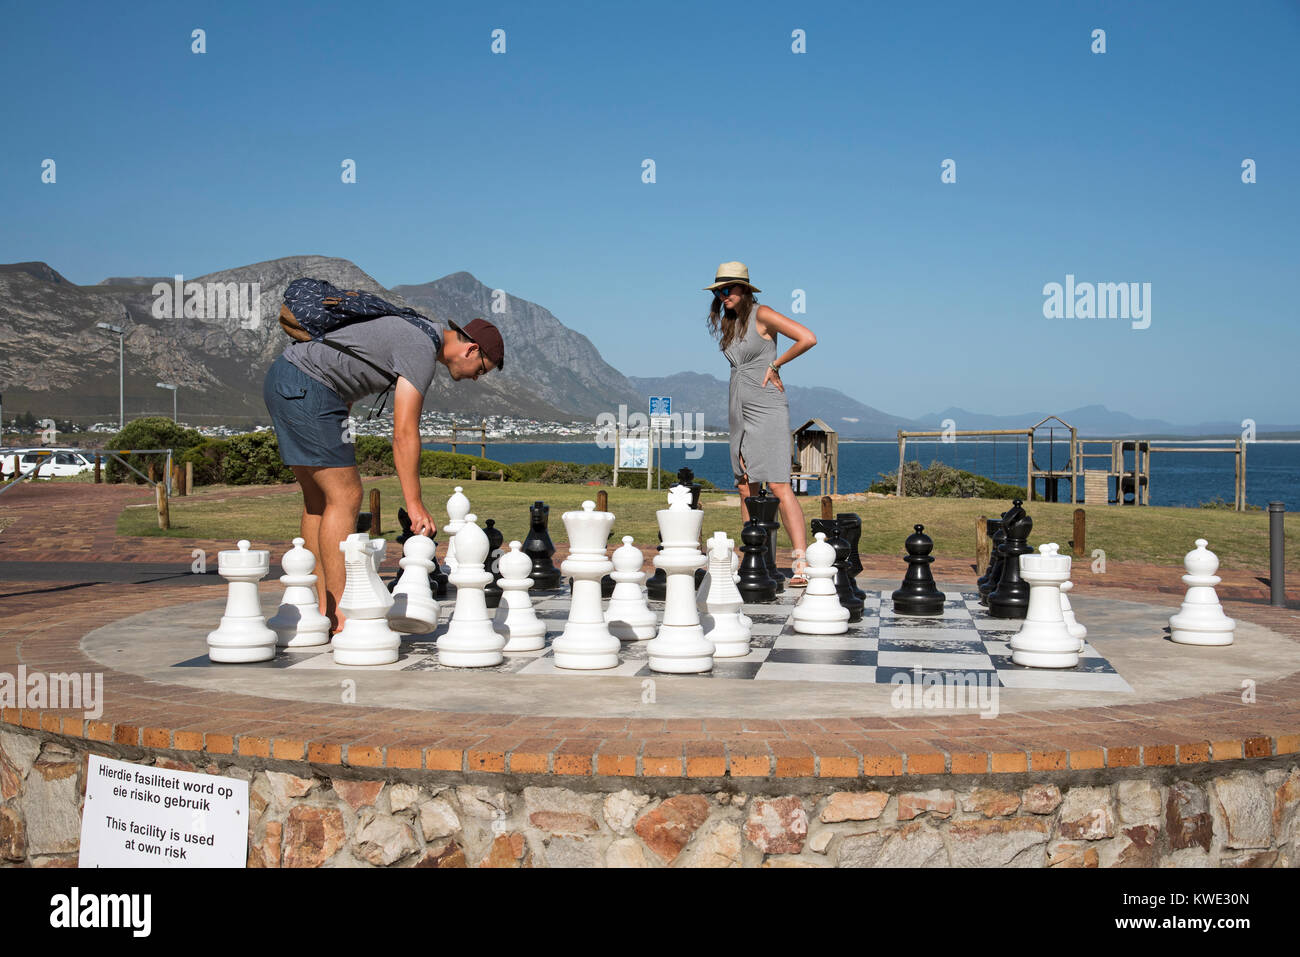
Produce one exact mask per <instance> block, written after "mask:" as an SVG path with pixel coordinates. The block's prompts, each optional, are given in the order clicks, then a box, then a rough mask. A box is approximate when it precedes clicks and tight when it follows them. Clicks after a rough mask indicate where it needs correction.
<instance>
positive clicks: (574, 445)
mask: <svg viewBox="0 0 1300 957" xmlns="http://www.w3.org/2000/svg"><path fill="white" fill-rule="evenodd" d="M1153 444H1156V445H1160V444H1163V443H1161V442H1160V441H1158V440H1157V441H1155V442H1154V443H1153ZM424 447H425V448H426V449H437V450H441V451H450V449H451V446H449V445H445V444H435V443H429V444H426V445H425V446H424ZM839 447H840V470H839V471H840V474H839V491H840V493H842V494H843V493H848V492H861V491H865V490H866V488H867V487H868V486H869V485H871V484H872V483H873V482H877V481H879V480H880V473H881V472H890V471H893V470H894V469H896V468H897V467H898V443H897V442H894V441H876V442H846V441H841V442H840V446H839ZM1105 448H1108V447H1103V446H1102V445H1100V444H1098V445H1095V446H1090V447H1089V448H1087V449H1085V451H1087V452H1090V453H1091V452H1099V451H1103V450H1104V449H1105ZM701 450H702V452H703V454H702V455H700V456H699V457H698V458H687V452H688V451H692V450H688V449H681V448H675V449H674V448H666V449H664V450H663V468H665V469H667V470H669V471H672V472H675V471H677V469H678V468H680V467H681V466H683V465H687V466H690V467H691V469H692V470H693V471H694V472H695V474H696V476H698V477H701V478H706V479H708V480H709V481H710V482H712V483H713V484H715V485H717V486H719V487H721V488H732V487H734V485H733V479H732V475H731V464H730V453H729V451H728V446H727V443H726V442H706V443H704V444H702V445H700V446H696V447H695V449H694V450H693V451H695V452H700V451H701ZM459 451H461V452H468V453H470V454H474V453H476V452H477V451H478V446H477V445H473V446H470V445H469V444H467V443H462V444H460V448H459ZM1068 451H1069V443H1063V442H1058V443H1056V444H1055V445H1054V446H1053V447H1051V448H1050V449H1049V446H1048V444H1047V443H1046V442H1040V443H1036V444H1035V448H1034V454H1035V457H1036V458H1037V459H1038V464H1039V465H1040V466H1041V467H1043V468H1047V467H1048V462H1049V460H1054V461H1055V463H1056V466H1057V467H1058V468H1059V467H1060V466H1061V463H1063V462H1064V461H1065V460H1066V457H1067V453H1068ZM487 455H488V458H490V459H495V460H496V461H498V462H505V463H506V464H510V463H513V462H531V461H536V460H539V459H555V460H558V461H562V462H580V463H591V462H609V463H611V464H612V463H613V461H614V450H613V449H603V448H600V447H599V446H597V445H596V444H595V443H594V442H587V443H583V442H501V443H494V442H489V443H488V448H487ZM907 458H908V460H909V461H910V460H913V459H916V460H919V461H920V462H921V464H922V465H929V464H930V462H931V461H934V460H938V461H940V462H943V463H944V464H946V465H951V466H954V467H956V468H959V469H964V470H966V471H968V472H974V473H976V474H977V475H984V476H986V477H988V478H991V479H993V480H994V481H997V482H1005V483H1007V484H1009V485H1023V484H1024V481H1025V444H1024V442H1023V441H1021V442H1016V441H1015V440H1014V439H1011V438H1009V437H1008V438H1005V439H1003V440H1000V441H999V442H998V443H997V444H996V446H995V445H994V443H993V442H992V441H987V440H986V441H983V442H950V443H944V442H939V441H933V442H922V441H919V440H909V441H908V443H907ZM1087 464H1088V465H1089V466H1091V467H1094V468H1101V467H1104V466H1105V465H1106V460H1104V459H1088V460H1087ZM1128 465H1129V466H1130V467H1131V465H1132V456H1131V455H1130V456H1129V457H1128ZM622 480H623V477H622V475H620V482H622ZM627 483H628V484H629V485H636V484H638V483H637V479H636V477H635V473H632V474H629V475H628V476H627ZM644 483H645V474H644V472H643V473H642V474H641V480H640V483H639V484H641V486H642V487H644ZM1150 488H1151V504H1152V505H1177V506H1189V507H1193V508H1194V507H1197V506H1199V505H1200V504H1201V503H1202V502H1208V501H1211V500H1213V499H1216V498H1220V499H1223V500H1224V501H1226V502H1228V503H1229V504H1231V502H1232V500H1233V457H1232V455H1231V454H1229V453H1226V452H1225V453H1222V454H1217V455H1210V454H1204V453H1197V454H1193V455H1185V454H1180V453H1168V452H1153V453H1151V486H1150ZM812 490H813V491H814V492H815V491H817V486H816V485H815V484H814V485H813V486H812ZM1297 492H1300V442H1252V443H1249V444H1248V445H1247V447H1246V500H1247V501H1248V502H1249V503H1250V504H1251V505H1260V506H1266V505H1267V504H1268V503H1269V502H1283V503H1284V504H1285V505H1286V507H1287V509H1288V511H1289V510H1292V509H1295V508H1300V494H1297ZM1042 493H1043V485H1042V482H1041V481H1040V482H1039V483H1038V495H1039V497H1041V496H1042ZM1061 500H1062V501H1066V502H1068V501H1069V500H1070V492H1069V484H1068V483H1067V482H1062V483H1061ZM1079 500H1080V501H1082V500H1083V490H1082V489H1080V490H1079Z"/></svg>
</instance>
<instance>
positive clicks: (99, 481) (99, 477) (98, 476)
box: [14, 455, 104, 485]
mask: <svg viewBox="0 0 1300 957" xmlns="http://www.w3.org/2000/svg"><path fill="white" fill-rule="evenodd" d="M14 464H15V465H17V464H18V457H17V456H14ZM95 484H96V485H103V484H104V473H103V470H102V469H101V468H100V466H99V456H98V455H96V456H95Z"/></svg>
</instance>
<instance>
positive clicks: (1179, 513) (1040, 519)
mask: <svg viewBox="0 0 1300 957" xmlns="http://www.w3.org/2000/svg"><path fill="white" fill-rule="evenodd" d="M363 484H364V488H365V499H364V502H363V505H362V508H363V509H366V508H368V507H369V506H368V504H367V503H368V502H369V496H370V490H371V489H372V488H377V489H379V491H380V497H381V500H382V504H381V516H382V521H383V532H384V533H385V537H388V538H392V537H394V536H395V532H396V529H397V508H398V506H399V505H401V504H402V502H403V500H402V497H401V487H400V486H399V484H398V482H397V479H396V478H375V479H365V480H364V483H363ZM422 484H423V489H424V501H425V505H426V507H428V508H429V511H430V512H431V513H432V514H433V516H434V518H435V519H436V520H438V521H439V522H440V523H442V522H445V521H446V514H447V513H446V507H445V506H446V501H447V498H448V496H450V495H451V493H452V489H453V487H454V486H455V485H456V482H454V481H452V480H450V479H428V478H426V479H423V480H422ZM460 484H461V485H462V486H464V488H465V494H466V495H468V496H469V498H470V502H471V507H472V509H473V511H474V513H475V514H476V515H477V516H478V519H479V523H480V524H482V523H483V522H484V521H485V520H487V519H489V518H491V519H495V520H496V525H497V527H498V528H499V529H501V531H502V533H503V534H504V535H505V536H506V541H510V540H511V539H512V538H518V539H522V538H523V537H524V536H525V535H526V534H527V533H528V506H529V505H530V504H531V503H532V502H534V501H536V500H538V499H541V500H542V501H544V502H546V503H547V504H548V505H550V506H551V525H550V529H551V537H552V538H553V539H554V540H555V541H557V542H562V541H564V539H565V533H564V523H563V521H562V520H561V518H560V516H561V514H562V513H563V512H565V511H568V510H570V509H579V508H581V507H582V502H583V500H584V499H592V500H594V499H595V498H596V492H597V491H598V489H597V488H595V487H593V486H581V485H552V484H540V483H524V482H506V483H501V482H475V483H469V482H461V483H460ZM230 491H231V490H230V489H223V488H221V487H212V488H204V489H201V490H199V492H198V493H197V494H195V495H193V496H189V497H185V498H173V499H172V500H171V507H170V510H171V522H172V527H171V529H170V531H166V532H163V531H160V530H159V529H158V527H157V516H156V514H155V512H154V510H153V507H152V506H145V507H139V508H127V509H124V510H123V512H122V515H121V517H120V518H119V519H118V524H117V531H118V534H120V535H147V536H154V535H158V536H172V537H177V538H211V539H220V540H227V541H231V542H234V541H237V540H238V539H240V538H249V537H254V538H257V539H258V540H260V541H280V542H284V543H286V544H287V543H288V542H289V541H290V540H291V539H292V538H293V536H294V535H296V534H297V533H298V521H299V515H300V512H301V507H302V506H301V498H300V497H299V495H298V494H297V486H296V485H286V486H282V487H281V488H280V489H277V490H276V492H275V493H274V494H271V495H266V496H257V497H240V496H231V495H230V494H229V492H230ZM606 491H607V492H608V493H609V508H610V511H612V512H614V513H615V514H616V515H618V521H617V522H616V524H615V526H614V540H615V541H617V540H618V539H619V538H621V537H622V536H624V535H631V536H633V537H634V538H635V539H636V541H637V542H638V543H647V542H654V541H655V540H656V534H657V526H656V525H655V515H654V513H655V510H656V509H660V508H665V507H666V495H665V493H664V492H655V491H649V492H648V491H646V490H645V489H644V488H642V489H637V488H607V489H606ZM728 498H730V499H731V500H733V501H734V500H735V496H734V495H731V496H728V495H726V494H723V493H712V494H710V493H705V495H704V497H703V502H704V510H705V518H704V532H705V534H706V535H707V534H709V533H711V532H713V531H716V530H719V529H721V530H724V531H727V532H729V533H731V534H732V536H733V537H734V538H736V539H737V544H739V532H740V509H739V508H738V507H737V506H735V505H726V504H724V501H725V500H726V499H728ZM800 502H801V504H802V505H803V510H804V515H805V516H807V517H808V518H813V517H816V516H817V515H820V514H821V511H820V500H819V499H817V498H814V497H808V498H802V499H800ZM835 507H836V510H837V511H845V512H856V513H858V514H859V515H861V516H862V544H861V550H862V552H864V553H866V554H898V555H900V556H901V555H902V554H903V540H904V539H905V538H906V537H907V536H908V535H909V534H910V533H911V531H912V526H913V525H914V524H916V523H918V522H920V523H922V524H924V525H925V526H926V531H927V533H928V534H930V535H931V536H932V537H933V538H934V540H935V553H936V554H937V555H947V556H952V557H961V558H966V559H968V560H971V561H973V560H974V557H975V523H976V519H977V518H978V517H979V516H981V515H987V516H996V515H999V514H1001V513H1002V512H1003V511H1005V510H1006V509H1007V508H1009V507H1010V502H1004V501H1001V500H998V501H994V500H989V499H940V498H930V499H924V498H908V499H901V500H900V499H865V500H860V501H844V502H839V503H837V504H836V506H835ZM1074 508H1075V506H1073V505H1070V504H1069V503H1064V504H1053V503H1048V502H1034V503H1032V504H1030V505H1028V506H1027V509H1028V511H1029V514H1030V515H1031V516H1032V517H1033V519H1034V531H1033V534H1032V535H1031V536H1030V542H1031V543H1032V544H1035V545H1037V544H1040V543H1042V542H1049V541H1055V542H1059V543H1060V544H1061V546H1062V549H1063V550H1064V549H1066V548H1067V546H1066V543H1067V542H1068V541H1069V540H1070V539H1071V538H1072V537H1073V513H1074ZM1087 523H1088V524H1087V537H1086V543H1085V544H1086V547H1087V550H1088V552H1089V553H1091V552H1092V551H1093V549H1098V548H1100V549H1103V550H1104V551H1105V552H1106V559H1107V561H1117V562H1125V561H1134V562H1150V563H1154V564H1161V565H1178V564H1180V563H1181V562H1182V557H1183V555H1184V554H1186V553H1187V552H1188V551H1190V550H1191V549H1192V547H1193V545H1194V542H1195V540H1196V539H1197V538H1206V539H1209V542H1210V548H1211V549H1212V550H1213V551H1215V552H1216V553H1217V554H1218V555H1219V558H1220V561H1221V563H1222V567H1223V568H1225V569H1237V570H1249V571H1255V572H1258V573H1259V574H1266V573H1267V571H1268V517H1267V513H1264V512H1244V513H1238V512H1231V511H1223V510H1216V509H1194V508H1154V507H1143V508H1132V507H1129V508H1121V507H1119V506H1109V507H1105V508H1096V507H1094V508H1091V509H1088V511H1087ZM1286 533H1287V534H1286V540H1287V568H1288V569H1289V570H1292V571H1300V526H1297V525H1296V523H1295V516H1288V517H1287V527H1286ZM778 544H779V545H781V546H782V547H786V546H789V544H790V540H789V537H788V536H787V535H786V533H785V531H784V530H782V532H781V534H780V538H779V541H778Z"/></svg>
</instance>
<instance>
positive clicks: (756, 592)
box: [208, 469, 1234, 692]
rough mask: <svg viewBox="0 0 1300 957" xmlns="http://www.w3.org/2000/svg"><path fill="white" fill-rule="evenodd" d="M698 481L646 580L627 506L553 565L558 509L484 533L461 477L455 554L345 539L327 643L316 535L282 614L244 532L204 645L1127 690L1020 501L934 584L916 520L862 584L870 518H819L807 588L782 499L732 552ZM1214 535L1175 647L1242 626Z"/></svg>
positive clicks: (335, 660)
mask: <svg viewBox="0 0 1300 957" xmlns="http://www.w3.org/2000/svg"><path fill="white" fill-rule="evenodd" d="M691 478H692V476H691V475H690V474H689V470H687V469H683V470H682V472H681V473H679V484H677V485H675V486H673V487H672V488H671V489H669V491H668V493H667V501H666V506H667V507H666V508H663V509H660V510H659V511H658V512H657V513H656V518H657V521H658V526H659V538H660V541H659V543H658V545H657V553H656V554H655V556H654V559H653V564H654V567H655V569H656V571H655V574H654V576H652V577H650V578H649V579H648V580H647V576H646V574H645V572H644V571H643V570H642V565H643V556H642V552H641V549H640V548H638V547H637V546H636V543H635V542H634V541H633V539H632V538H631V536H623V538H622V540H621V545H619V547H616V548H614V549H613V552H612V554H611V553H610V551H609V547H610V546H609V543H610V540H611V539H612V538H613V533H614V525H615V521H616V519H615V515H614V514H613V513H611V512H608V511H601V510H598V509H597V508H596V505H595V503H594V502H591V501H587V502H583V503H582V508H581V509H577V510H574V511H570V512H565V513H564V514H563V515H562V516H561V520H562V522H563V524H564V528H565V531H566V533H567V538H568V543H569V552H568V556H567V557H566V558H565V559H564V560H563V561H562V562H561V564H560V566H559V567H558V568H556V566H555V565H554V563H553V561H552V555H553V554H554V552H555V546H554V544H553V543H552V541H551V539H550V534H549V507H548V506H546V505H545V504H544V503H543V502H536V503H534V504H533V505H532V506H531V508H530V509H529V512H530V531H529V534H528V536H527V537H526V539H525V540H524V541H522V542H520V541H512V542H509V543H506V542H504V540H503V536H502V534H501V532H500V531H499V530H497V529H496V528H495V527H494V526H495V522H494V521H493V520H491V519H489V520H487V522H486V523H485V524H484V526H483V527H480V525H479V523H478V517H477V516H476V515H475V514H473V513H472V512H471V511H470V502H469V499H468V498H467V497H466V496H465V494H464V489H463V488H461V487H459V486H458V487H457V488H456V489H455V492H454V494H453V495H452V496H451V498H450V499H449V500H448V502H447V515H448V521H447V523H446V526H445V532H446V534H447V535H448V542H447V547H446V551H445V561H444V562H443V563H439V562H438V560H437V557H436V556H437V551H438V546H437V543H436V541H434V540H433V539H430V538H428V537H425V536H423V535H416V534H412V533H411V531H410V527H409V522H408V521H407V520H406V516H405V513H404V512H402V513H400V514H399V517H400V518H401V519H402V521H403V526H404V532H403V535H402V536H401V538H400V539H399V541H401V542H402V543H403V557H402V559H401V561H400V562H399V565H400V568H401V571H400V573H399V574H398V575H397V576H396V577H395V578H394V579H393V580H392V581H390V582H388V583H385V582H384V581H383V579H382V578H381V576H380V571H379V568H380V562H381V560H382V557H383V554H384V548H385V542H384V541H383V540H382V539H371V538H370V537H369V536H368V535H367V534H366V533H364V532H361V533H357V534H354V535H350V536H348V537H347V538H346V539H345V540H344V541H342V542H340V543H339V545H338V547H339V549H340V550H341V551H342V552H343V555H344V564H345V567H346V572H347V577H346V584H345V587H344V591H343V595H342V598H341V599H340V602H339V610H340V613H341V614H342V615H343V616H344V619H345V624H344V626H343V628H342V629H341V630H340V631H339V632H338V633H337V634H335V635H334V636H333V639H332V641H331V638H330V635H329V620H328V619H327V618H325V617H324V616H323V615H322V614H321V612H320V610H319V607H318V599H317V595H316V591H315V584H316V576H315V575H314V574H313V570H314V563H315V559H314V557H313V556H312V554H311V552H309V551H307V550H306V549H305V548H303V541H302V539H295V540H294V547H293V548H292V549H290V550H289V551H288V552H286V553H285V555H284V557H283V558H282V560H281V566H282V570H283V572H284V574H283V575H282V576H281V579H280V581H281V583H282V584H283V585H284V586H285V591H284V595H283V599H282V601H281V603H280V605H279V608H278V610H277V612H276V614H275V615H274V616H273V617H271V619H270V620H269V621H267V620H264V619H263V617H262V615H261V608H260V604H259V601H258V595H257V582H258V581H259V580H261V579H262V578H264V577H266V575H268V574H269V572H270V553H269V552H267V551H260V550H253V549H251V548H250V546H249V543H248V542H247V541H241V542H239V543H238V548H237V549H235V550H232V551H223V552H221V553H220V556H219V562H218V571H219V574H220V575H221V576H222V577H224V578H225V579H227V581H228V582H229V594H228V599H227V603H226V609H225V614H224V615H223V616H222V618H221V621H220V624H219V626H218V627H217V629H216V630H214V631H213V632H212V633H211V634H209V636H208V657H209V659H210V660H211V662H213V663H229V664H240V665H249V664H255V663H258V662H262V663H266V664H270V665H271V666H273V667H277V668H289V669H322V668H325V669H330V668H333V669H338V668H372V669H374V668H377V669H389V670H400V671H408V672H419V671H450V670H455V671H462V670H465V669H475V670H479V671H483V672H490V673H491V672H495V673H508V674H519V675H613V676H628V677H630V676H637V677H640V676H646V675H661V674H662V675H695V676H707V677H713V678H739V679H753V680H780V681H831V682H847V683H867V684H890V683H893V682H895V681H896V680H898V678H899V676H900V675H906V676H907V680H909V681H915V680H917V679H918V678H919V679H920V680H922V681H925V680H931V681H933V680H941V681H949V680H954V679H956V678H960V680H967V681H969V680H972V678H973V679H975V680H981V681H983V682H985V683H987V684H989V685H994V684H996V685H997V686H1000V687H1005V688H1025V689H1032V688H1039V689H1058V690H1067V691H1068V690H1077V691H1090V692H1091V691H1118V692H1128V691H1132V688H1131V687H1130V686H1129V684H1128V683H1127V682H1126V681H1125V680H1124V678H1123V677H1122V676H1121V675H1119V674H1118V673H1117V672H1116V670H1115V669H1114V668H1113V667H1112V666H1111V664H1110V663H1109V662H1108V661H1107V660H1106V658H1105V657H1104V656H1103V655H1102V654H1101V653H1100V652H1099V651H1098V650H1097V649H1096V648H1095V647H1094V646H1093V645H1092V644H1091V643H1090V642H1089V641H1088V631H1087V628H1086V627H1085V625H1084V624H1082V623H1081V622H1080V621H1079V620H1078V618H1077V617H1076V615H1075V612H1074V609H1073V608H1072V606H1071V604H1070V600H1069V592H1070V589H1071V582H1070V572H1071V559H1070V557H1069V556H1068V555H1064V554H1062V553H1061V551H1060V548H1059V547H1058V546H1057V545H1056V544H1055V543H1050V542H1049V543H1044V544H1042V545H1039V546H1038V547H1037V548H1036V549H1035V548H1034V547H1032V546H1030V545H1029V544H1028V538H1029V535H1030V533H1031V531H1032V527H1033V522H1032V519H1031V518H1030V517H1029V515H1028V514H1027V513H1026V511H1025V509H1024V508H1023V506H1022V503H1021V502H1019V501H1016V502H1015V503H1013V505H1012V507H1011V509H1009V510H1008V511H1006V512H1004V513H1003V514H1002V516H1001V517H1000V518H999V519H993V520H990V521H989V527H988V530H989V532H990V534H991V535H992V539H993V545H994V547H993V552H992V558H991V560H990V562H989V565H988V568H987V569H986V570H985V573H984V574H983V575H982V576H981V577H980V578H979V580H978V581H977V582H975V583H974V585H973V587H971V588H969V589H963V590H960V591H954V590H949V591H947V592H945V591H941V590H940V589H939V588H938V587H937V585H936V583H935V580H934V578H933V575H932V573H931V570H930V564H931V563H932V562H933V561H934V558H933V556H932V555H931V552H932V551H933V548H934V542H933V541H932V540H931V538H930V536H928V535H927V534H925V529H924V526H922V525H917V526H915V529H914V531H913V534H912V535H910V536H908V538H907V540H906V541H905V542H904V550H905V552H906V555H905V557H904V559H903V561H904V564H905V565H906V571H905V574H904V576H903V579H902V582H901V585H900V587H899V588H898V589H896V590H893V591H889V590H883V591H871V592H865V591H863V590H862V589H860V588H859V587H858V584H857V579H858V575H859V573H860V572H861V571H862V565H861V562H860V558H859V554H858V549H857V543H858V541H859V538H860V535H861V531H862V523H861V518H860V517H859V516H857V515H854V514H851V513H841V514H840V515H838V516H837V517H836V518H834V519H828V518H821V519H814V520H813V522H812V530H813V538H814V541H813V542H812V543H811V544H810V545H809V547H808V549H807V565H808V567H807V579H808V584H807V586H806V588H795V587H792V586H789V585H787V583H786V582H787V579H786V577H785V576H784V575H783V573H782V572H781V571H780V570H779V569H778V568H777V565H776V561H775V546H774V542H775V531H776V529H778V528H779V525H778V524H777V522H776V515H777V504H778V503H777V500H776V499H775V498H774V497H770V496H768V495H767V494H766V490H763V491H761V492H760V493H759V494H758V495H756V496H752V497H750V498H748V499H746V505H747V510H748V513H749V520H748V521H747V522H746V523H745V525H744V528H743V529H742V530H741V534H740V540H741V547H740V548H739V549H737V547H736V543H735V541H734V540H733V539H732V538H729V537H728V535H727V533H726V532H724V531H714V532H713V533H712V534H711V535H710V536H709V537H708V538H707V539H705V538H702V534H701V533H702V531H703V528H702V526H703V519H704V512H703V511H702V510H701V509H700V508H699V485H698V484H695V483H693V482H691ZM1207 545H1208V542H1206V541H1205V540H1204V539H1198V540H1197V542H1196V548H1195V549H1194V550H1193V551H1191V552H1189V553H1188V555H1187V557H1186V560H1185V566H1186V570H1187V574H1186V575H1185V576H1184V577H1183V581H1184V583H1185V584H1186V585H1187V586H1188V591H1187V596H1186V599H1185V601H1184V602H1183V605H1182V608H1181V609H1180V610H1179V612H1178V613H1177V614H1175V615H1174V616H1172V618H1171V619H1170V639H1171V640H1172V641H1174V642H1178V643H1185V644H1196V645H1224V644H1231V643H1232V640H1233V633H1234V622H1233V621H1232V619H1230V618H1228V617H1226V616H1225V615H1224V613H1223V610H1222V607H1221V606H1220V604H1219V600H1218V597H1217V595H1216V594H1215V590H1214V586H1215V585H1216V584H1217V583H1218V581H1219V579H1218V578H1217V577H1216V576H1215V574H1214V572H1215V571H1216V570H1217V568H1218V559H1217V558H1216V557H1215V556H1214V554H1213V552H1211V551H1209V550H1208V548H1207V547H1206V546H1207ZM566 580H567V581H566ZM1156 637H1159V636H1156ZM994 679H996V680H994Z"/></svg>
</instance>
